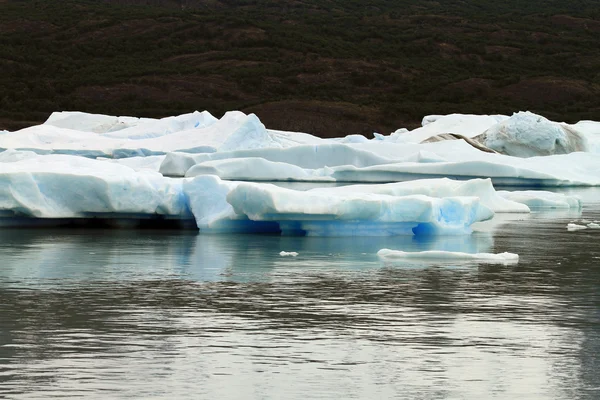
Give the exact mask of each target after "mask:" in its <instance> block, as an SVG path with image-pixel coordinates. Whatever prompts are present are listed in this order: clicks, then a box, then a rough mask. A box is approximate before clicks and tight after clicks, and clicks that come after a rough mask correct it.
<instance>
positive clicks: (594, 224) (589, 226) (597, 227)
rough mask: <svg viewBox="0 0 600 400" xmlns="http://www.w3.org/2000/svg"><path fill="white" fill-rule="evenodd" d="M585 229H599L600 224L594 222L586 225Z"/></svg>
mask: <svg viewBox="0 0 600 400" xmlns="http://www.w3.org/2000/svg"><path fill="white" fill-rule="evenodd" d="M587 227H588V228H590V229H600V224H597V223H595V222H590V223H589V224H587Z"/></svg>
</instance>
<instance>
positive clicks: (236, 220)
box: [183, 175, 493, 236]
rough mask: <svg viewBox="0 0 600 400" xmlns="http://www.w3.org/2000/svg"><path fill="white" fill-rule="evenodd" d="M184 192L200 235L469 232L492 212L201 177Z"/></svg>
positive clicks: (476, 203)
mask: <svg viewBox="0 0 600 400" xmlns="http://www.w3.org/2000/svg"><path fill="white" fill-rule="evenodd" d="M183 189H184V193H185V196H186V198H187V199H188V201H189V204H190V208H191V210H192V212H193V214H194V216H195V218H196V223H197V225H198V227H199V228H200V230H201V231H209V232H272V233H279V232H282V233H283V234H286V235H310V236H360V235H363V236H392V235H413V234H416V235H426V234H465V233H470V232H471V229H470V225H471V224H472V223H474V222H477V221H482V220H487V219H490V218H491V217H492V216H493V212H492V211H491V210H490V209H489V208H487V207H486V206H484V205H483V204H481V202H480V200H479V198H477V197H473V196H471V197H467V196H455V197H444V198H432V197H428V196H424V195H409V196H391V195H383V194H369V193H348V192H340V193H336V192H335V191H332V192H331V193H318V192H312V191H306V192H302V191H296V190H291V189H284V188H280V187H277V186H274V185H271V184H260V183H250V182H228V181H222V180H221V179H219V178H218V177H216V176H210V175H203V176H198V177H196V178H194V179H191V180H185V181H184V184H183Z"/></svg>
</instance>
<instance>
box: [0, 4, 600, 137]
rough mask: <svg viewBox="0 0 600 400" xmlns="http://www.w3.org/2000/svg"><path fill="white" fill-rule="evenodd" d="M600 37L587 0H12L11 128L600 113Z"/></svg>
mask: <svg viewBox="0 0 600 400" xmlns="http://www.w3.org/2000/svg"><path fill="white" fill-rule="evenodd" d="M598 35H600V6H599V5H598V3H597V2H595V1H583V0H580V1H570V2H564V1H557V0H533V1H530V2H522V1H516V0H507V1H504V2H499V1H492V0H478V1H474V0H472V1H460V0H449V1H444V0H440V1H420V0H290V1H281V0H277V1H276V0H235V1H234V0H178V1H175V0H104V1H94V0H64V1H60V2H57V1H53V0H27V1H25V0H0V71H1V73H0V129H2V128H5V129H16V128H19V127H23V126H27V125H31V124H34V123H39V122H41V121H43V120H45V119H46V118H47V117H48V115H49V113H50V112H52V111H57V110H80V111H87V112H96V113H106V114H115V115H135V116H151V117H161V116H166V115H173V114H179V113H184V112H190V111H193V110H203V109H206V110H209V111H210V112H211V113H213V114H215V115H216V116H220V115H221V114H222V113H223V112H225V111H227V110H233V109H240V110H243V111H246V112H255V113H256V114H257V115H258V116H259V117H260V118H261V119H262V120H263V122H265V124H266V125H267V126H268V127H271V128H280V129H287V130H301V131H307V132H312V133H315V134H319V135H322V136H331V135H342V134H349V133H363V134H368V133H371V132H373V131H378V132H382V133H389V132H390V131H392V130H394V129H397V128H400V127H413V126H415V125H417V124H418V123H419V122H420V119H421V117H422V116H423V115H425V114H434V113H435V114H446V113H452V112H464V113H508V114H510V113H512V112H514V111H518V110H524V109H528V110H531V111H534V112H537V113H540V114H543V115H545V116H547V117H548V118H551V119H554V120H564V121H570V122H574V121H577V120H580V119H596V120H598V119H600V46H598Z"/></svg>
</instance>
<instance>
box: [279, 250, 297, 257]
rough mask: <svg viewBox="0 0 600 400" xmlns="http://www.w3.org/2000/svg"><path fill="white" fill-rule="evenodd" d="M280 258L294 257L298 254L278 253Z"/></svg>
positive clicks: (292, 252) (291, 252) (289, 252)
mask: <svg viewBox="0 0 600 400" xmlns="http://www.w3.org/2000/svg"><path fill="white" fill-rule="evenodd" d="M279 255H280V256H281V257H296V256H297V255H298V253H296V252H295V251H282V252H280V253H279Z"/></svg>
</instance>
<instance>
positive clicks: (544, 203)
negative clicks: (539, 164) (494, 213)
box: [497, 190, 582, 209]
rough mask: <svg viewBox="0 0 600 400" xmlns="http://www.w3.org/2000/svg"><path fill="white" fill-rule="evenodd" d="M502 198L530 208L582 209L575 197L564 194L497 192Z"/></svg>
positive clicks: (536, 191)
mask: <svg viewBox="0 0 600 400" xmlns="http://www.w3.org/2000/svg"><path fill="white" fill-rule="evenodd" d="M497 193H498V195H500V196H501V197H503V198H505V199H507V200H511V201H515V202H517V203H522V204H526V205H527V206H529V207H530V208H535V209H540V208H561V209H580V208H581V207H582V202H581V200H580V199H579V198H577V197H575V196H567V195H565V194H562V193H554V192H547V191H543V190H524V191H511V192H509V191H505V190H500V191H498V192H497Z"/></svg>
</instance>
